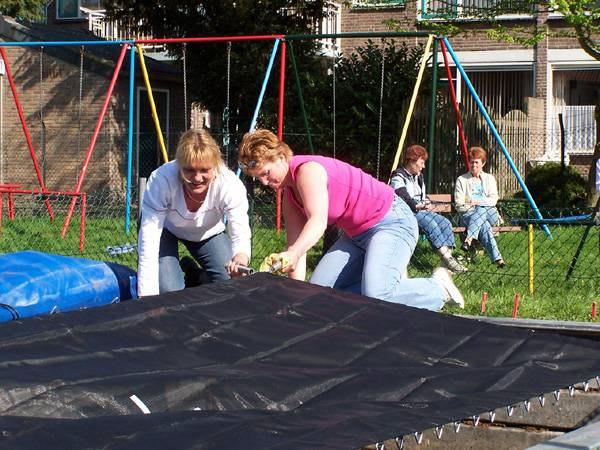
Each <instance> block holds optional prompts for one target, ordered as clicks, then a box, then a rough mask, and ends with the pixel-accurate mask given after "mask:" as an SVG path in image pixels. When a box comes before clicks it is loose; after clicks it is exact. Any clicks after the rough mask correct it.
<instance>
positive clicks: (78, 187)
mask: <svg viewBox="0 0 600 450" xmlns="http://www.w3.org/2000/svg"><path fill="white" fill-rule="evenodd" d="M127 48H128V45H123V46H122V47H121V54H120V55H119V59H118V60H117V65H116V67H115V70H114V72H113V75H112V78H111V80H110V84H109V86H108V91H107V93H106V98H105V99H104V104H103V105H102V109H101V110H100V116H99V117H98V120H97V122H96V127H95V128H94V133H93V134H92V140H91V142H90V145H89V147H88V149H87V153H86V155H85V161H84V163H83V166H82V167H81V171H80V172H79V176H78V177H77V185H76V186H75V189H74V190H75V193H77V194H78V193H80V192H81V186H82V184H83V180H84V179H85V174H86V172H87V168H88V165H89V163H90V159H91V158H92V153H93V152H94V147H95V146H96V140H97V139H98V134H100V129H101V128H102V122H103V121H104V116H105V115H106V110H107V109H108V103H109V102H110V98H111V96H112V92H113V90H114V88H115V84H116V83H117V78H118V76H119V72H120V71H121V66H122V65H123V60H124V59H125V54H126V53H127ZM76 202H77V197H73V198H72V199H71V204H70V205H69V211H68V212H67V217H66V218H65V223H64V224H63V228H62V232H61V234H60V235H61V237H63V238H64V237H65V234H66V233H67V228H69V223H70V222H71V217H72V216H73V210H74V209H75V203H76Z"/></svg>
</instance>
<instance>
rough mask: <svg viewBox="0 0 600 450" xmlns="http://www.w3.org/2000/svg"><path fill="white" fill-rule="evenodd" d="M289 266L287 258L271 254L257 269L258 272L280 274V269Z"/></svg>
mask: <svg viewBox="0 0 600 450" xmlns="http://www.w3.org/2000/svg"><path fill="white" fill-rule="evenodd" d="M289 265H290V260H289V258H286V257H284V256H282V255H281V253H271V254H270V255H269V256H267V257H266V258H265V259H263V262H262V263H261V264H260V268H259V269H258V270H259V271H260V272H270V273H276V274H281V269H282V268H284V267H287V266H289Z"/></svg>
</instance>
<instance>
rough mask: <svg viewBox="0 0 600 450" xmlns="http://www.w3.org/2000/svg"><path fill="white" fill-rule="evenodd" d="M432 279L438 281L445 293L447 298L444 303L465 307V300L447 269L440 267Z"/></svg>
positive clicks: (434, 272)
mask: <svg viewBox="0 0 600 450" xmlns="http://www.w3.org/2000/svg"><path fill="white" fill-rule="evenodd" d="M432 278H433V279H434V280H436V281H437V282H438V283H439V284H440V286H441V287H442V289H444V292H445V294H446V297H445V299H444V303H448V304H454V305H458V306H459V307H461V308H464V307H465V299H464V298H463V296H462V294H461V293H460V291H459V290H458V288H457V287H456V285H455V284H454V281H452V275H451V274H450V272H449V271H448V269H446V268H445V267H438V268H437V269H435V270H434V271H433V275H432Z"/></svg>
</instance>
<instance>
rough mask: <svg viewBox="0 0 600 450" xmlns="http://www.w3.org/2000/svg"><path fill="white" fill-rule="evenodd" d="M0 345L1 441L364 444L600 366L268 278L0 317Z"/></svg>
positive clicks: (517, 338)
mask: <svg viewBox="0 0 600 450" xmlns="http://www.w3.org/2000/svg"><path fill="white" fill-rule="evenodd" d="M0 346H1V349H2V350H1V353H0V448H7V449H9V448H10V449H18V448H43V449H61V450H62V449H233V448H244V449H351V448H359V447H361V446H363V445H367V444H371V443H375V442H380V441H383V440H385V439H389V438H393V437H395V436H402V435H407V434H411V433H413V432H418V431H423V430H425V429H429V428H432V427H434V426H438V425H443V424H447V423H450V422H454V421H456V420H460V419H465V418H470V417H472V416H473V415H477V414H481V413H487V412H488V411H491V410H494V409H496V408H498V407H502V406H507V405H513V404H516V403H518V402H522V401H525V400H530V399H535V398H537V397H538V396H539V395H541V394H545V393H551V392H552V391H554V390H555V389H558V388H561V387H567V386H569V385H573V384H576V383H578V382H582V381H585V380H588V379H590V378H593V377H595V376H596V375H598V374H600V359H599V357H598V351H597V349H596V348H595V347H596V346H597V343H596V342H594V341H591V340H586V339H578V338H572V337H566V336H561V335H558V334H548V333H536V332H533V331H530V330H524V329H516V328H510V327H502V326H495V325H491V324H487V323H483V322H479V321H476V320H469V319H464V318H459V317H454V316H448V315H444V314H440V313H432V312H429V311H424V310H419V309H414V308H410V307H406V306H402V305H395V304H391V303H385V302H381V301H378V300H373V299H370V298H366V297H361V296H359V295H352V294H348V293H343V292H340V291H336V290H332V289H327V288H322V287H318V286H314V285H310V284H308V283H303V282H297V281H292V280H288V279H286V278H282V277H276V276H273V275H268V274H256V275H253V276H250V277H246V278H243V279H238V280H232V281H228V282H223V283H216V284H212V285H207V286H200V287H197V288H193V289H187V290H185V291H181V292H175V293H170V294H165V295H160V296H156V297H150V298H147V299H145V300H143V301H141V302H126V303H121V304H117V305H111V306H107V307H103V308H96V309H91V310H86V311H79V312H73V313H66V314H60V315H55V316H49V317H43V318H33V319H28V320H24V321H20V322H11V323H7V324H3V325H2V326H0ZM145 408H147V411H146V413H144V412H143V411H144V409H145ZM148 411H149V413H148Z"/></svg>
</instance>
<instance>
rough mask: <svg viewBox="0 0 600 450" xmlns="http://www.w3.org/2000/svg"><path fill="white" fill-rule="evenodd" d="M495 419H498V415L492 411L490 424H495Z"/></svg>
mask: <svg viewBox="0 0 600 450" xmlns="http://www.w3.org/2000/svg"><path fill="white" fill-rule="evenodd" d="M495 419H496V413H495V412H494V411H490V422H491V423H494V420H495Z"/></svg>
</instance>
